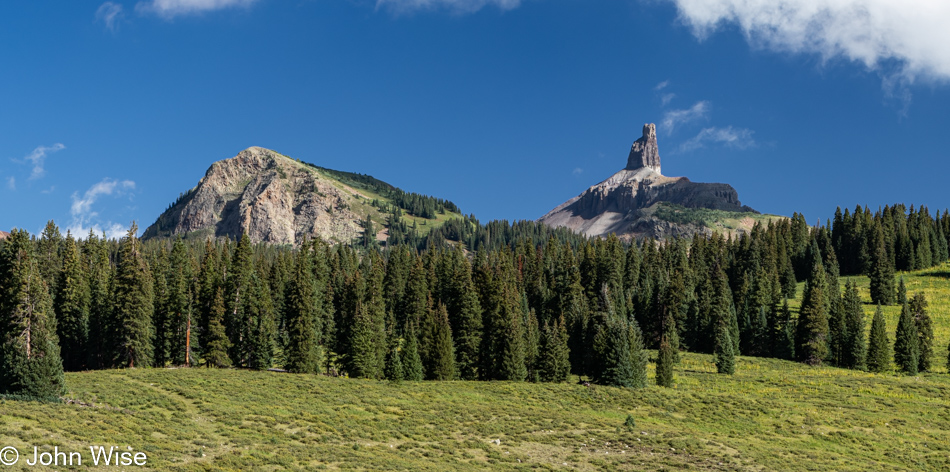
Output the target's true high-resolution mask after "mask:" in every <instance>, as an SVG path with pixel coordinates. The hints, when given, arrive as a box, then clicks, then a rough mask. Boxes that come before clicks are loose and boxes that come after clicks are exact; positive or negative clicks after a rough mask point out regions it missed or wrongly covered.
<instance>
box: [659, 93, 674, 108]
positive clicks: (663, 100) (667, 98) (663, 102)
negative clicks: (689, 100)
mask: <svg viewBox="0 0 950 472" xmlns="http://www.w3.org/2000/svg"><path fill="white" fill-rule="evenodd" d="M674 98H676V94H675V93H664V94H663V95H662V96H660V106H663V107H665V106H667V105H669V104H670V102H671V101H673V99H674Z"/></svg>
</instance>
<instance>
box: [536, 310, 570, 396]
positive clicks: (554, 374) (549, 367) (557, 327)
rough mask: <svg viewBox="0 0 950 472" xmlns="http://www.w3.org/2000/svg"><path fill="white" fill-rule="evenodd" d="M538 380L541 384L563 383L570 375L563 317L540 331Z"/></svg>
mask: <svg viewBox="0 0 950 472" xmlns="http://www.w3.org/2000/svg"><path fill="white" fill-rule="evenodd" d="M540 344H541V346H540V356H541V359H540V363H539V364H540V367H539V371H540V372H539V379H540V380H541V381H542V382H564V381H566V380H567V378H568V376H569V375H570V373H571V362H570V351H569V348H568V335H567V327H566V326H565V322H564V317H563V316H562V317H560V318H558V319H557V320H555V321H554V323H553V324H550V325H549V324H547V323H545V324H544V328H543V329H542V330H541V343H540Z"/></svg>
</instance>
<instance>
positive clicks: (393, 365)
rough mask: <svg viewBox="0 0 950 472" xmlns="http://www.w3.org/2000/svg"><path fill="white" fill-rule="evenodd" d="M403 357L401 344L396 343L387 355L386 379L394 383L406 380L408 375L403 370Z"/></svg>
mask: <svg viewBox="0 0 950 472" xmlns="http://www.w3.org/2000/svg"><path fill="white" fill-rule="evenodd" d="M401 357H402V356H400V355H399V343H398V340H397V342H394V343H393V345H392V346H391V347H390V348H389V351H388V352H387V353H386V379H387V380H391V381H393V382H401V381H403V380H405V378H406V374H405V373H404V372H403V368H402V359H401Z"/></svg>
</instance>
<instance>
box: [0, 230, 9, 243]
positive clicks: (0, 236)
mask: <svg viewBox="0 0 950 472" xmlns="http://www.w3.org/2000/svg"><path fill="white" fill-rule="evenodd" d="M9 237H10V233H8V232H6V231H0V241H2V240H4V239H7V238H9Z"/></svg>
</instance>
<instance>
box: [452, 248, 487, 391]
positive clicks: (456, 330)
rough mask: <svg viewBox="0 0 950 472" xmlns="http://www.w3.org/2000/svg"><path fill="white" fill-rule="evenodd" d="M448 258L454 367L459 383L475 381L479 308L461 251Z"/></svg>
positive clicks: (477, 359)
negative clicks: (456, 370)
mask: <svg viewBox="0 0 950 472" xmlns="http://www.w3.org/2000/svg"><path fill="white" fill-rule="evenodd" d="M451 257H452V259H453V263H454V268H455V270H454V274H453V276H452V278H451V280H449V293H448V296H447V300H446V308H447V309H448V310H449V315H450V316H449V321H451V322H452V334H453V335H454V339H455V359H456V366H457V367H458V373H459V376H460V377H461V378H462V379H463V380H475V379H477V378H478V365H479V355H480V352H479V347H480V345H481V342H482V307H481V304H480V303H479V301H478V292H477V291H476V290H475V284H474V282H473V281H472V268H471V266H470V265H469V263H468V260H466V259H465V255H464V254H463V253H462V250H461V249H456V250H455V251H453V253H452V256H451Z"/></svg>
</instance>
